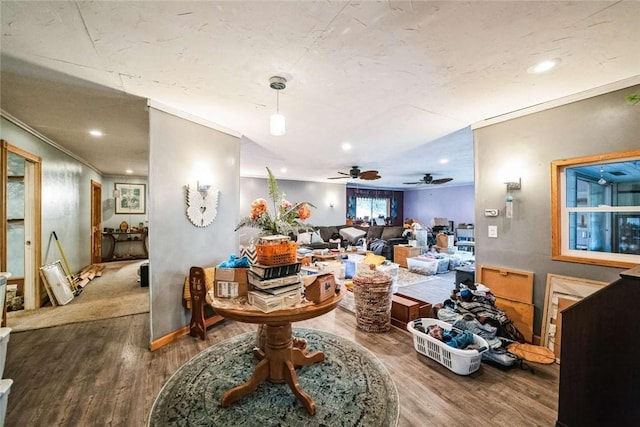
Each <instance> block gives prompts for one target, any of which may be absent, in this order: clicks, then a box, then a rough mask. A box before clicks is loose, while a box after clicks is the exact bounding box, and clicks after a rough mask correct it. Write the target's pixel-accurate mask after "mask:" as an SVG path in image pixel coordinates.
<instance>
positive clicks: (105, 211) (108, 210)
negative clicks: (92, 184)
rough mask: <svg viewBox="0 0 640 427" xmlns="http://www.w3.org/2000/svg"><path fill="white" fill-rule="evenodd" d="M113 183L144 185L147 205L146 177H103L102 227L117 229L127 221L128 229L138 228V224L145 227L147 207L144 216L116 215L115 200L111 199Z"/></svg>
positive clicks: (147, 214)
mask: <svg viewBox="0 0 640 427" xmlns="http://www.w3.org/2000/svg"><path fill="white" fill-rule="evenodd" d="M115 183H125V184H144V185H145V190H146V195H145V196H146V197H145V200H146V201H147V204H148V201H149V183H148V180H147V178H146V177H139V176H126V175H125V176H105V177H104V178H103V179H102V227H103V228H104V227H108V228H116V229H117V228H118V227H119V226H120V223H121V222H122V221H127V223H128V224H129V226H130V227H138V226H139V224H140V223H143V224H144V226H147V225H148V224H147V222H148V221H149V209H148V206H146V208H145V210H146V212H145V213H144V214H116V206H115V199H114V198H113V190H114V188H115V187H114V185H115Z"/></svg>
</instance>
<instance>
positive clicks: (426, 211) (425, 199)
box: [404, 185, 475, 227]
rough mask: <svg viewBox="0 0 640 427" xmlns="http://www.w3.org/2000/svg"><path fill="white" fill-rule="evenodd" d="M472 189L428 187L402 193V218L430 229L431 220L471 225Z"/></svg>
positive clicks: (472, 217)
mask: <svg viewBox="0 0 640 427" xmlns="http://www.w3.org/2000/svg"><path fill="white" fill-rule="evenodd" d="M474 201H475V194H474V187H473V185H465V186H460V187H430V188H427V189H424V190H411V191H405V192H404V216H405V218H413V219H417V220H418V222H419V223H421V224H425V225H427V226H429V227H431V224H432V222H431V221H433V218H447V219H448V220H449V221H453V222H454V227H457V226H458V224H461V223H465V224H473V223H474V222H475V221H474V204H475V203H474Z"/></svg>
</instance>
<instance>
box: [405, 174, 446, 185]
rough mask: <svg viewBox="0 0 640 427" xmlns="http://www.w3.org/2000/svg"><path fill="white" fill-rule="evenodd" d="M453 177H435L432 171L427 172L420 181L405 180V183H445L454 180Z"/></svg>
mask: <svg viewBox="0 0 640 427" xmlns="http://www.w3.org/2000/svg"><path fill="white" fill-rule="evenodd" d="M452 180H453V178H439V179H433V176H432V175H431V174H430V173H425V174H424V176H423V177H422V178H421V179H420V181H416V182H403V184H436V185H437V184H444V183H446V182H449V181H452Z"/></svg>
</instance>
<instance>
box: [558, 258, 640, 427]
mask: <svg viewBox="0 0 640 427" xmlns="http://www.w3.org/2000/svg"><path fill="white" fill-rule="evenodd" d="M638 301H640V266H638V267H635V268H632V269H631V270H627V271H625V272H623V273H621V274H620V279H618V280H616V281H615V282H613V283H611V284H609V285H607V286H605V287H603V288H602V289H600V290H598V291H596V292H594V293H593V294H591V295H589V296H588V297H586V298H584V299H582V300H581V301H579V302H577V303H575V304H574V305H572V306H570V307H569V308H567V309H565V310H564V311H562V344H561V346H562V362H561V364H560V388H559V394H558V419H557V421H556V426H580V427H584V426H631V425H638V420H639V419H640V405H638V402H639V401H640V387H639V386H638V384H639V383H640V370H639V369H638V361H640V322H639V321H638V318H637V316H636V314H637V309H638V308H637V307H638Z"/></svg>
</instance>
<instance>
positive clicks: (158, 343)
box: [149, 314, 224, 351]
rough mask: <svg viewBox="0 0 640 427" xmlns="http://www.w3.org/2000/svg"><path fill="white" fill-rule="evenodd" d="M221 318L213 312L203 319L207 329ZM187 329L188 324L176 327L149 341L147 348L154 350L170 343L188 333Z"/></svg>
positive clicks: (220, 320)
mask: <svg viewBox="0 0 640 427" xmlns="http://www.w3.org/2000/svg"><path fill="white" fill-rule="evenodd" d="M223 320H224V317H222V316H220V315H219V314H214V315H213V316H210V317H207V318H206V319H205V321H204V324H205V328H207V329H208V328H209V327H210V326H213V325H215V324H218V323H220V322H222V321H223ZM189 329H190V327H189V326H184V327H182V328H180V329H178V330H177V331H173V332H170V333H168V334H167V335H165V336H162V337H160V338H158V339H157V340H155V341H151V343H150V344H149V350H150V351H156V350H157V349H159V348H160V347H163V346H165V345H167V344H170V343H172V342H174V341H175V340H177V339H178V338H180V337H182V336H184V335H188V334H189Z"/></svg>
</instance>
